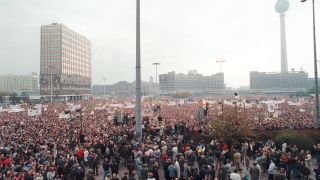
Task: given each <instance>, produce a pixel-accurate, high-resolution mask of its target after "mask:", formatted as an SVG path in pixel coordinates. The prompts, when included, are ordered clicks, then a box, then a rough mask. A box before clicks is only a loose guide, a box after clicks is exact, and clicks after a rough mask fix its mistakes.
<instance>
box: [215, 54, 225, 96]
mask: <svg viewBox="0 0 320 180" xmlns="http://www.w3.org/2000/svg"><path fill="white" fill-rule="evenodd" d="M216 62H217V63H219V65H220V81H222V68H221V66H222V63H224V62H226V61H225V60H219V61H216ZM222 90H224V82H222Z"/></svg>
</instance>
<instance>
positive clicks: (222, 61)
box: [216, 60, 226, 74]
mask: <svg viewBox="0 0 320 180" xmlns="http://www.w3.org/2000/svg"><path fill="white" fill-rule="evenodd" d="M216 62H217V63H219V64H220V74H221V73H222V68H221V65H222V63H224V62H226V61H225V60H219V61H216Z"/></svg>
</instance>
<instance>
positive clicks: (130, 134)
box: [0, 100, 320, 180]
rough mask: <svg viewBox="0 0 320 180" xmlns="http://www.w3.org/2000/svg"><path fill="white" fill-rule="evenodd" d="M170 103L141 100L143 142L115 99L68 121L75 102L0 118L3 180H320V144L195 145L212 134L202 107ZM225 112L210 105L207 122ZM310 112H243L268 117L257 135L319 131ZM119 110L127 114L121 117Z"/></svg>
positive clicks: (85, 105) (88, 106) (130, 114)
mask: <svg viewBox="0 0 320 180" xmlns="http://www.w3.org/2000/svg"><path fill="white" fill-rule="evenodd" d="M166 102H168V101H166V100H163V101H162V102H160V103H159V101H157V102H149V101H145V102H143V116H144V117H143V141H142V142H140V143H139V142H137V141H136V140H135V118H134V116H135V110H134V108H132V107H127V106H115V104H121V103H122V104H125V103H124V102H115V100H90V101H82V102H74V105H80V104H81V111H71V113H70V114H69V116H67V117H64V118H61V114H62V113H64V112H65V110H66V109H68V108H70V104H66V103H54V104H47V105H46V108H45V110H44V109H43V110H42V113H41V114H40V115H37V116H28V113H27V110H25V111H22V112H12V113H9V112H7V111H4V112H0V140H1V144H0V158H1V159H0V177H1V178H0V179H16V180H25V179H26V180H29V179H30V180H31V179H37V180H41V179H48V180H53V179H72V180H81V179H88V180H92V179H97V177H100V176H102V178H103V179H113V180H116V179H123V180H126V179H130V180H133V179H139V180H140V179H142V180H147V179H149V180H153V179H156V180H157V179H161V178H163V179H168V180H171V179H176V178H178V179H196V180H202V179H206V180H209V179H214V178H217V179H221V180H225V179H232V180H233V179H235V180H237V179H263V177H264V176H263V174H265V175H266V177H267V178H270V179H281V178H283V179H289V178H290V177H291V178H306V177H311V176H313V178H314V177H316V178H318V179H319V178H320V168H319V166H318V164H319V161H320V145H315V147H314V148H313V149H299V148H298V147H297V146H295V145H293V144H285V143H283V144H275V143H274V142H273V141H272V140H269V141H267V142H259V141H258V142H245V141H244V142H241V144H230V143H228V142H224V141H222V140H212V141H211V143H206V142H205V141H195V140H194V139H193V138H192V137H191V138H190V137H189V136H187V134H191V133H192V132H195V131H196V132H198V131H203V132H205V131H206V127H205V125H204V124H203V123H202V124H201V123H199V120H198V117H197V111H198V109H199V103H190V104H188V103H185V104H178V103H177V104H175V105H168V103H166ZM159 104H160V105H159ZM31 106H32V105H21V107H22V108H25V109H28V108H31ZM220 106H221V104H218V103H216V104H210V105H209V106H207V110H208V112H207V115H206V119H207V120H212V121H214V115H215V114H218V113H220V111H222V108H220ZM309 107H312V106H311V103H306V104H304V105H302V106H289V105H287V104H281V105H279V110H280V111H281V113H280V114H279V116H278V117H273V116H272V115H270V114H271V113H270V112H268V113H267V107H266V106H265V105H262V106H257V105H254V106H252V107H250V108H249V107H247V108H246V109H245V108H243V109H245V110H246V112H247V113H248V114H249V117H252V118H253V119H255V117H254V116H257V114H261V115H263V117H260V116H259V117H258V120H255V121H256V122H255V123H256V128H257V129H259V130H267V129H268V130H273V129H281V128H296V129H304V128H315V127H316V124H315V122H314V121H313V118H312V112H311V108H309ZM224 108H228V107H227V105H225V107H224ZM229 108H230V107H229ZM301 109H304V111H303V112H302V111H301ZM239 110H240V108H239ZM119 111H121V112H122V116H121V115H120V116H118V115H117V112H119ZM120 119H121V120H120ZM80 122H81V123H80ZM82 135H83V137H81V136H82ZM314 160H316V161H317V162H314ZM100 172H103V174H100Z"/></svg>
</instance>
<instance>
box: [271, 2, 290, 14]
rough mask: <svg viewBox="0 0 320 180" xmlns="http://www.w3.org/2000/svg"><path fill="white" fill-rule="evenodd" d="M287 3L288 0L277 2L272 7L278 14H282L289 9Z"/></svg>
mask: <svg viewBox="0 0 320 180" xmlns="http://www.w3.org/2000/svg"><path fill="white" fill-rule="evenodd" d="M289 6H290V4H289V1H288V0H278V1H277V3H276V5H275V6H274V7H275V9H276V11H277V12H278V13H280V14H281V13H284V12H286V11H288V9H289Z"/></svg>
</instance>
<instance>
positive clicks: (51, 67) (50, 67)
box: [48, 66, 54, 103]
mask: <svg viewBox="0 0 320 180" xmlns="http://www.w3.org/2000/svg"><path fill="white" fill-rule="evenodd" d="M48 68H49V69H50V103H52V69H53V68H54V66H48Z"/></svg>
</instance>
